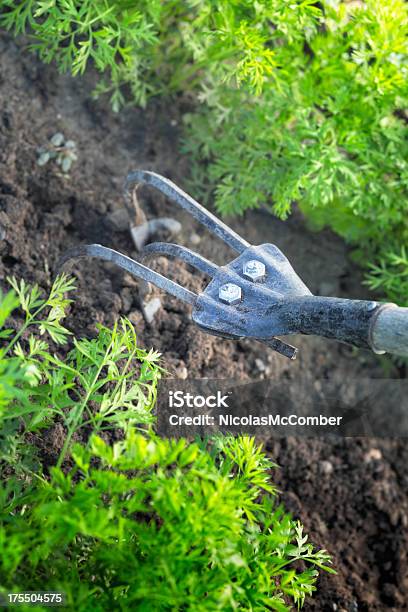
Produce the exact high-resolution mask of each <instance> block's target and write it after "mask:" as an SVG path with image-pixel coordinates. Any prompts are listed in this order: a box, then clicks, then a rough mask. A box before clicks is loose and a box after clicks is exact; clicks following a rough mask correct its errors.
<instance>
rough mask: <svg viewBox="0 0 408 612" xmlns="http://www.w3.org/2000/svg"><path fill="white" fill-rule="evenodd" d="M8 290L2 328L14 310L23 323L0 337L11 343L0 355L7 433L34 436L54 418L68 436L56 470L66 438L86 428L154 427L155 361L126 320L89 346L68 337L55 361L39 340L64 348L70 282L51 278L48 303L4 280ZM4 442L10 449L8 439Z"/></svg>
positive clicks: (34, 290)
mask: <svg viewBox="0 0 408 612" xmlns="http://www.w3.org/2000/svg"><path fill="white" fill-rule="evenodd" d="M9 283H10V285H11V286H12V287H13V292H10V293H8V294H7V295H6V296H5V298H4V299H3V301H2V305H1V307H0V322H3V325H4V323H5V322H7V318H8V317H9V316H10V315H11V314H12V312H13V311H14V310H15V308H16V307H20V309H21V310H22V311H23V313H24V316H25V319H24V321H23V323H22V325H21V326H20V329H19V330H18V331H17V332H16V333H13V330H12V329H10V328H6V329H4V330H3V331H2V332H1V335H2V337H3V338H7V339H9V338H10V340H9V341H8V343H7V344H6V345H5V346H4V347H3V348H1V349H0V374H1V378H0V424H2V423H3V424H5V425H6V428H5V430H4V431H5V432H7V431H9V432H10V431H11V432H15V431H16V427H17V423H18V422H20V429H21V428H22V430H23V431H24V432H34V431H37V430H39V429H41V428H44V427H46V426H47V425H49V424H50V423H51V422H52V421H53V420H55V419H58V420H59V422H60V423H61V424H62V425H63V427H64V429H65V432H66V435H65V441H64V444H63V447H62V449H61V452H60V454H59V460H58V463H59V465H61V464H62V462H63V461H64V459H65V458H66V455H67V452H68V449H69V445H70V443H71V440H72V437H73V436H74V435H75V434H76V435H78V433H79V431H80V430H83V429H84V428H85V429H87V428H88V429H89V428H91V429H92V431H93V432H95V433H96V432H101V431H104V430H109V429H110V428H112V427H115V428H121V429H123V430H124V431H126V430H127V428H128V427H129V426H131V425H135V424H149V423H152V420H153V417H152V413H151V411H152V408H153V405H154V403H155V400H156V389H157V380H158V379H159V378H160V375H161V369H160V367H159V366H158V365H157V361H158V357H159V355H158V353H157V352H155V351H153V350H150V351H146V350H144V349H141V348H139V347H138V346H137V339H136V334H135V331H134V328H133V326H132V325H131V323H130V322H129V321H127V320H126V319H122V320H121V321H120V322H119V323H117V324H116V325H115V326H114V327H113V329H111V330H109V329H107V328H105V327H103V326H98V335H97V337H96V338H93V339H87V338H83V339H81V340H78V339H76V338H74V340H73V348H72V349H71V350H70V351H69V352H68V354H66V355H65V356H64V357H60V356H58V355H57V354H55V353H52V352H51V350H50V346H49V343H48V342H47V341H46V340H45V335H48V336H49V337H50V339H51V340H52V341H53V342H54V343H55V344H57V345H62V344H64V343H66V340H67V338H68V336H69V334H70V332H69V331H68V330H67V329H66V328H65V327H63V325H62V323H61V321H62V319H63V317H64V316H65V311H66V308H67V306H68V305H69V304H70V302H71V300H70V299H67V298H66V297H65V293H66V292H69V291H72V290H73V289H74V284H73V281H72V279H68V278H67V277H65V276H60V277H59V278H57V280H56V281H55V282H54V284H53V286H52V288H51V292H50V295H49V297H48V298H43V297H41V292H40V289H39V287H38V286H36V285H34V286H33V287H30V286H27V285H26V283H25V282H24V281H23V280H21V281H20V282H18V281H17V280H16V279H15V278H10V279H9ZM12 437H13V435H12ZM7 439H8V443H10V435H8V436H7ZM21 445H23V441H22V443H21ZM17 446H18V445H17ZM14 447H15V448H16V444H14ZM3 456H4V452H3ZM13 461H14V463H15V461H16V452H14V454H13Z"/></svg>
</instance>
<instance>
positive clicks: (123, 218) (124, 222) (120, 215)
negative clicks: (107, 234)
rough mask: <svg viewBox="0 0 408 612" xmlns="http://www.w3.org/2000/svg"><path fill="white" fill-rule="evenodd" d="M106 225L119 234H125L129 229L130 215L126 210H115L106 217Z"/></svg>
mask: <svg viewBox="0 0 408 612" xmlns="http://www.w3.org/2000/svg"><path fill="white" fill-rule="evenodd" d="M105 225H107V226H108V227H110V228H112V229H113V230H115V231H117V232H125V231H126V230H128V229H129V215H128V212H127V210H126V208H119V209H118V210H114V211H113V212H111V213H110V214H109V215H107V217H105Z"/></svg>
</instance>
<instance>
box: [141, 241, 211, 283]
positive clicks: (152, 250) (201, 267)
mask: <svg viewBox="0 0 408 612" xmlns="http://www.w3.org/2000/svg"><path fill="white" fill-rule="evenodd" d="M140 255H141V260H142V261H144V260H145V259H147V258H148V257H152V256H154V255H158V256H160V255H165V256H166V257H176V258H177V259H181V260H182V261H184V262H185V263H187V264H188V265H189V266H192V267H193V268H195V269H196V270H198V271H199V272H204V274H208V276H211V277H212V276H214V275H215V274H216V273H217V271H218V266H216V265H215V264H213V263H212V262H211V261H209V260H208V259H206V258H205V257H202V255H199V254H198V253H194V251H191V250H190V249H188V248H187V247H184V246H181V245H179V244H173V243H171V242H152V243H151V244H148V245H147V246H145V247H144V249H143V251H142V252H141V254H140Z"/></svg>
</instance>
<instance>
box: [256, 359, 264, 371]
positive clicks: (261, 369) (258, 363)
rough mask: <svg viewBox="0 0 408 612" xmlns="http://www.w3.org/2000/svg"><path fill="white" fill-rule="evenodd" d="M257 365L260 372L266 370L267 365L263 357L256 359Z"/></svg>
mask: <svg viewBox="0 0 408 612" xmlns="http://www.w3.org/2000/svg"><path fill="white" fill-rule="evenodd" d="M255 365H256V367H257V369H258V370H259V371H260V372H265V370H266V366H265V364H264V362H263V361H262V359H259V357H258V358H257V359H255Z"/></svg>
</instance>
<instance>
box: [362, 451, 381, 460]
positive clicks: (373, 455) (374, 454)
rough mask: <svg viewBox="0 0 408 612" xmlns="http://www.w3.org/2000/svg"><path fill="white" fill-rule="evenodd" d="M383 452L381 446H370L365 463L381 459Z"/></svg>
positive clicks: (365, 456)
mask: <svg viewBox="0 0 408 612" xmlns="http://www.w3.org/2000/svg"><path fill="white" fill-rule="evenodd" d="M381 459H382V453H381V451H380V449H379V448H370V450H369V451H368V452H367V453H366V454H365V455H364V463H371V462H372V461H381Z"/></svg>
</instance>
